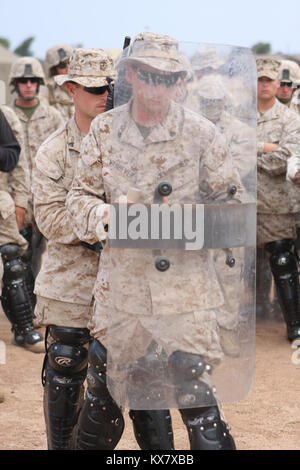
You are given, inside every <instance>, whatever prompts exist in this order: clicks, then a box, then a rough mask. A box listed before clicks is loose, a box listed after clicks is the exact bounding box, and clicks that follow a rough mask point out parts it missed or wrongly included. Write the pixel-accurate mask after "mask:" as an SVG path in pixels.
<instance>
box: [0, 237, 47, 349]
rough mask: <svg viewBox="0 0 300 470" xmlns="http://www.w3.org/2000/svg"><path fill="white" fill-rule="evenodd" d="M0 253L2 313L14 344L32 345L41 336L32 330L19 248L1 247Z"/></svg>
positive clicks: (29, 306) (13, 246) (14, 246)
mask: <svg viewBox="0 0 300 470" xmlns="http://www.w3.org/2000/svg"><path fill="white" fill-rule="evenodd" d="M0 252H1V256H2V260H3V265H4V275H3V289H2V296H1V303H2V307H3V310H4V313H5V314H6V316H7V318H8V319H9V321H10V322H11V324H12V331H13V332H14V336H15V341H16V343H17V344H19V345H23V344H24V343H27V344H29V345H34V344H35V343H37V342H39V341H41V340H42V336H41V335H40V334H39V333H38V332H36V331H35V330H34V328H33V323H32V318H33V310H32V305H31V301H30V296H29V293H28V291H27V287H26V282H25V269H24V263H23V261H22V260H21V258H20V248H19V246H18V245H15V244H8V245H3V246H1V247H0Z"/></svg>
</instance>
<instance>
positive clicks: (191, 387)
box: [169, 351, 216, 408]
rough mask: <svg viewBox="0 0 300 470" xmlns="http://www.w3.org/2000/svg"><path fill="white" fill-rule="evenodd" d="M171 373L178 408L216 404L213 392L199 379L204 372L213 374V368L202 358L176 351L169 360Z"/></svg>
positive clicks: (197, 355)
mask: <svg viewBox="0 0 300 470" xmlns="http://www.w3.org/2000/svg"><path fill="white" fill-rule="evenodd" d="M169 371H170V375H171V376H172V380H173V383H174V384H175V386H176V398H177V403H178V408H182V407H184V408H185V407H191V406H192V405H193V404H195V403H201V406H213V405H215V404H216V399H215V397H214V394H213V391H212V390H211V389H210V387H209V386H208V385H207V384H206V383H205V382H204V381H202V380H200V379H199V377H200V376H201V375H202V374H203V373H204V372H207V373H210V372H211V366H210V365H209V364H207V362H206V361H205V360H204V358H203V357H202V356H200V355H199V354H191V353H186V352H183V351H175V352H174V353H173V354H172V355H171V356H170V359H169Z"/></svg>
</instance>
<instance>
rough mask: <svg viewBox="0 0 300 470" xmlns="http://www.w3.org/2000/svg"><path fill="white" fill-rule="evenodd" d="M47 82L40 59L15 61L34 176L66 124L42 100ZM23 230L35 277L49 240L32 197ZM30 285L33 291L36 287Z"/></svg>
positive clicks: (18, 108) (13, 74)
mask: <svg viewBox="0 0 300 470" xmlns="http://www.w3.org/2000/svg"><path fill="white" fill-rule="evenodd" d="M44 83H45V76H44V72H43V69H42V66H41V64H40V62H39V61H38V60H37V59H34V58H32V57H21V58H20V59H18V60H17V61H16V62H14V63H13V64H12V66H11V70H10V76H9V84H10V85H12V86H13V87H14V90H15V91H16V93H17V95H18V96H17V98H16V100H15V101H14V103H13V105H12V108H13V110H14V111H15V113H16V114H17V116H18V118H19V119H20V121H21V124H22V127H23V131H24V149H25V154H26V158H27V162H28V165H29V173H30V179H31V173H32V169H33V167H34V159H35V155H36V153H37V151H38V148H39V147H40V145H41V144H42V143H43V142H44V140H46V138H47V137H49V135H50V134H52V133H53V132H54V131H55V130H57V129H58V128H59V127H60V126H61V125H62V124H63V119H62V117H61V115H60V113H59V112H58V111H57V110H56V109H54V108H53V107H52V106H50V105H49V104H48V103H47V102H46V101H45V100H41V101H40V100H39V97H38V95H39V88H40V85H41V84H44ZM21 232H22V235H23V236H24V237H25V238H26V240H27V241H28V243H29V247H28V252H27V257H28V263H30V265H31V269H32V272H33V276H34V278H35V277H36V275H37V273H38V272H39V269H40V266H41V257H42V254H43V252H44V250H45V245H46V242H45V240H44V239H43V237H42V235H41V233H40V232H39V230H38V229H37V226H36V224H35V221H34V217H33V206H32V198H30V200H29V204H28V210H27V211H26V214H25V216H24V220H23V225H22V230H21ZM28 288H29V289H31V290H32V286H30V287H28Z"/></svg>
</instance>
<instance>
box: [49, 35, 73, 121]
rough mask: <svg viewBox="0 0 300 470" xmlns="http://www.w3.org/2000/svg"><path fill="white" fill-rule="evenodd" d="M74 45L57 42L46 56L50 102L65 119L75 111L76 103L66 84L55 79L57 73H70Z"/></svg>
mask: <svg viewBox="0 0 300 470" xmlns="http://www.w3.org/2000/svg"><path fill="white" fill-rule="evenodd" d="M71 54H72V46H70V45H69V44H65V43H62V44H56V45H55V46H52V47H51V48H50V49H48V51H47V53H46V58H45V64H44V68H45V72H46V78H47V86H48V93H49V95H48V96H49V103H50V104H51V105H52V106H54V107H55V108H56V109H57V110H58V111H59V112H60V113H61V114H62V116H63V118H64V119H65V120H67V119H69V118H70V117H71V116H72V114H73V112H74V103H73V100H72V97H71V96H70V94H69V92H68V89H67V86H66V84H63V85H61V86H59V85H58V84H57V82H56V81H55V80H54V77H55V76H56V75H65V74H67V73H68V68H69V61H70V56H71Z"/></svg>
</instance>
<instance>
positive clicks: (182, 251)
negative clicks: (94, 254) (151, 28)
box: [107, 41, 256, 409]
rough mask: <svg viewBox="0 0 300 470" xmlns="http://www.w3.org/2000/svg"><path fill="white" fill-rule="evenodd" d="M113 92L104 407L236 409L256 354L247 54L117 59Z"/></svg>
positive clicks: (150, 54)
mask: <svg viewBox="0 0 300 470" xmlns="http://www.w3.org/2000/svg"><path fill="white" fill-rule="evenodd" d="M115 91H116V103H115V106H116V110H115V118H114V120H113V130H112V136H113V138H112V142H111V155H112V159H111V169H110V171H111V174H110V178H111V185H110V190H111V194H110V195H109V196H110V200H111V201H112V203H113V205H112V207H111V214H110V217H111V219H110V227H109V246H110V250H109V251H110V275H109V293H108V295H109V296H110V305H111V312H110V320H109V321H110V324H109V327H108V330H107V337H108V340H107V349H108V364H107V367H108V387H109V390H110V393H111V394H112V396H113V398H114V399H115V400H116V401H117V402H118V403H119V404H120V405H122V406H128V407H129V408H132V409H166V408H193V407H201V406H210V405H213V404H215V403H216V401H218V400H221V401H223V402H230V401H236V400H240V399H242V398H243V397H245V396H246V395H247V394H248V393H249V391H250V389H251V385H252V380H253V373H254V348H255V345H254V338H255V302H254V299H255V245H256V141H255V136H256V130H255V129H256V66H255V61H254V58H253V56H252V53H251V51H250V50H248V49H246V48H241V47H231V46H223V45H210V44H195V43H176V41H174V43H172V42H171V43H170V42H168V41H165V43H164V42H163V43H162V44H157V41H153V43H152V42H151V41H148V42H146V43H145V44H143V45H142V46H141V48H140V49H139V50H135V48H134V46H129V48H128V50H125V51H123V54H122V57H121V58H120V60H119V66H118V77H117V79H116V82H115ZM118 100H119V101H118Z"/></svg>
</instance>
